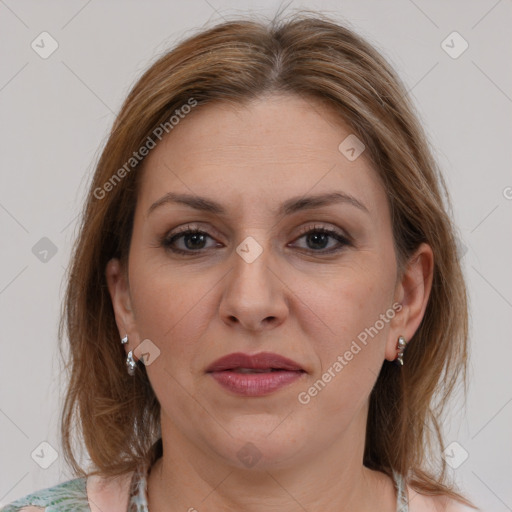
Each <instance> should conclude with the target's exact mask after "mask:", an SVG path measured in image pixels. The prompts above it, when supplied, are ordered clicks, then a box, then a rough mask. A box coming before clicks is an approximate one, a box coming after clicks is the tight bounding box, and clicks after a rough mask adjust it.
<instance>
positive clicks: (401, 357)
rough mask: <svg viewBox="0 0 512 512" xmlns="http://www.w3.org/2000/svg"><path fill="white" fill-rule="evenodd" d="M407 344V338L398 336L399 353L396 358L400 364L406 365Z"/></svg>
mask: <svg viewBox="0 0 512 512" xmlns="http://www.w3.org/2000/svg"><path fill="white" fill-rule="evenodd" d="M406 346H407V342H406V341H405V338H404V337H403V336H399V337H398V347H397V351H398V355H397V357H396V360H397V361H398V364H399V365H400V366H403V365H404V350H405V347H406Z"/></svg>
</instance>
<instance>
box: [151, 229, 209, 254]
mask: <svg viewBox="0 0 512 512" xmlns="http://www.w3.org/2000/svg"><path fill="white" fill-rule="evenodd" d="M208 238H209V239H211V240H213V238H212V237H211V236H210V235H209V234H208V233H206V232H205V231H201V230H200V229H196V228H191V227H190V226H186V227H184V228H182V229H180V230H179V232H178V233H174V234H171V235H168V236H166V237H164V238H163V239H162V241H161V245H162V246H163V247H165V248H166V249H169V250H170V251H172V252H174V253H177V254H191V253H193V252H201V251H203V250H205V249H207V248H208V247H206V241H207V239H208ZM177 245H181V247H177ZM216 245H218V244H213V246H216Z"/></svg>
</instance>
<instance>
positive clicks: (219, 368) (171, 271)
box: [4, 16, 471, 512]
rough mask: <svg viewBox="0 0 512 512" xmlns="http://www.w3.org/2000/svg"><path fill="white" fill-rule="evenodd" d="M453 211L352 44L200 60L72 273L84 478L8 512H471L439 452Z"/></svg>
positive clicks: (94, 210) (200, 49) (176, 81)
mask: <svg viewBox="0 0 512 512" xmlns="http://www.w3.org/2000/svg"><path fill="white" fill-rule="evenodd" d="M448 208H449V200H448V197H447V194H446V189H445V187H444V182H443V179H442V176H441V175H440V174H439V172H438V171H437V168H436V165H435V162H434V161H433V159H432V156H431V154H430V152H429V150H428V146H427V143H426V140H425V136H424V135H423V132H422V130H421V128H420V126H419V123H418V121H417V119H416V118H415V115H414V112H413V109H412V107H411V105H410V104H409V102H408V100H407V95H406V92H405V90H404V88H403V86H402V85H401V83H400V81H399V79H398V78H397V77H396V75H395V74H394V72H393V71H392V70H391V69H390V67H389V65H388V64H387V63H386V62H385V61H384V60H383V58H382V57H381V56H380V55H379V54H378V53H377V52H376V51H375V50H374V49H373V48H372V47H370V46H369V45H368V44H367V43H366V42H364V41H363V40H362V39H361V38H360V37H358V36H357V35H356V34H354V33H353V32H351V31H350V30H348V29H346V28H344V27H341V26H339V25H338V24H336V23H335V22H333V21H330V20H328V19H325V18H321V17H315V16H313V17H312V16H296V17H295V18H293V19H290V20H288V21H285V22H283V21H280V22H274V23H271V24H270V25H268V26H267V25H265V24H263V23H258V22H255V21H247V20H239V21H233V22H226V23H224V24H222V25H219V26H216V27H214V28H212V29H209V30H205V31H203V32H201V33H199V34H198V35H196V36H194V37H191V38H189V39H188V40H186V41H184V42H183V43H181V44H180V45H179V46H178V47H177V48H175V49H174V50H172V51H171V52H169V53H168V54H166V55H164V56H163V57H161V58H160V59H159V60H158V61H157V62H156V63H155V64H154V65H152V66H151V68H150V69H149V70H148V71H147V72H146V73H145V74H144V76H143V77H142V78H141V79H140V80H139V81H138V83H137V84H136V85H135V87H134V88H133V90H132V91H131V93H130V94H129V96H128V98H127V100H126V101H125V103H124V105H123V107H122V109H121V112H120V114H119V116H118V118H117V120H116V122H115V125H114V127H113V129H112V133H111V135H110V138H109V140H108V142H107V144H106V147H105V149H104V151H103V153H102V156H101V158H100V161H99V163H98V166H97V169H96V173H95V176H94V180H93V183H92V186H91V189H90V192H89V195H88V198H87V203H86V207H85V211H84V216H83V220H82V225H81V232H80V235H79V238H78V240H77V243H76V246H75V249H74V255H73V262H72V267H71V273H70V276H69V286H68V290H67V296H66V301H65V304H64V306H65V310H64V315H63V320H64V321H65V326H66V327H67V332H68V337H69V339H70V348H71V378H70V384H69V389H68V392H67V397H66V401H65V406H64V413H63V417H62V436H63V444H64V450H65V454H66V457H67V460H68V461H69V463H70V464H71V466H72V467H73V468H74V470H75V472H76V475H77V478H76V479H74V480H70V481H68V482H64V483H62V484H59V485H57V486H55V487H52V488H50V489H46V490H44V491H40V492H38V493H34V494H31V495H29V496H26V497H25V498H22V499H20V500H18V501H16V502H14V503H12V504H11V505H8V506H7V507H6V508H5V509H4V510H5V511H8V512H10V511H13V510H41V507H43V508H44V507H46V506H50V505H53V508H51V510H52V511H53V510H84V511H89V510H91V511H94V510H103V511H105V510H109V511H125V510H130V511H144V510H150V511H151V512H160V511H164V510H165V511H175V510H176V511H177V510H188V511H194V510H197V511H201V510H211V511H217V510H219V511H220V510H223V511H224V510H244V511H260V510H276V509H279V510H281V511H292V510H293V511H295V510H332V511H351V512H353V511H358V512H366V511H370V510H372V511H374V510H379V511H384V512H391V511H395V510H397V511H407V510H409V511H410V512H421V511H432V510H437V511H450V512H453V511H463V510H470V508H468V506H470V505H471V504H470V503H469V502H468V501H467V500H466V499H465V498H464V497H463V496H461V495H460V494H459V493H458V492H457V491H456V490H455V489H454V488H453V487H452V486H450V484H449V483H447V482H446V481H445V476H444V461H443V459H442V458H441V457H440V456H438V453H439V451H435V448H436V446H437V449H439V448H443V440H442V436H441V432H440V425H439V418H440V414H441V412H442V409H443V406H444V405H445V403H446V401H447V399H448V397H449V395H450V392H451V391H452V389H453V388H454V386H455V385H456V383H457V381H458V377H462V381H464V379H465V365H466V343H467V323H468V315H467V299H466V289H465V284H464V280H463V277H462V273H461V269H460V266H459V262H458V259H457V251H456V244H455V234H454V228H453V226H452V224H451V221H450V217H449V215H448V213H447V210H448ZM62 327H64V324H63V325H62ZM125 363H126V364H125ZM75 425H76V426H78V427H79V428H80V435H81V439H83V442H84V444H85V447H86V449H87V452H88V454H89V456H90V459H91V462H92V466H91V467H90V468H88V469H87V470H86V471H84V470H83V469H82V468H81V467H80V465H79V464H78V462H77V457H76V453H75V452H74V449H73V447H72V435H71V431H72V429H73V428H74V427H75ZM436 443H437V444H436ZM427 447H428V450H427ZM436 465H437V466H436ZM38 507H40V508H38Z"/></svg>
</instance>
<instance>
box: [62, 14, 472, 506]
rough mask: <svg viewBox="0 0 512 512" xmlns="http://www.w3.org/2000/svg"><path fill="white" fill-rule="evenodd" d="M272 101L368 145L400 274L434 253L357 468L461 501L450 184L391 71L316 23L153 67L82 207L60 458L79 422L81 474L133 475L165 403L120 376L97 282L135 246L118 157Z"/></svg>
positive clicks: (246, 37) (457, 289) (204, 36)
mask: <svg viewBox="0 0 512 512" xmlns="http://www.w3.org/2000/svg"><path fill="white" fill-rule="evenodd" d="M274 92H277V93H284V94H295V95H301V96H302V97H303V98H306V99H310V100H313V101H314V100H317V101H322V102H324V103H325V104H327V105H328V106H329V108H331V109H332V110H333V111H334V112H337V113H338V114H339V116H340V117H341V118H342V119H343V120H344V122H345V123H347V124H348V125H349V126H350V127H351V129H352V130H353V132H354V133H355V134H356V135H357V137H359V138H360V139H361V140H362V141H363V142H364V144H365V145H366V150H365V155H366V157H367V158H368V159H369V161H370V162H371V164H372V165H373V167H374V169H375V171H376V172H377V173H378V174H379V176H380V177H381V179H382V182H383V184H384V187H385V189H386V192H387V196H388V199H389V204H390V209H391V215H392V223H393V236H394V243H395V247H396V253H397V261H398V268H399V270H400V271H402V270H403V269H404V266H405V264H406V262H407V260H408V257H410V256H411V254H412V253H413V252H414V250H415V249H416V248H417V247H418V246H419V244H420V243H422V242H426V243H428V244H429V245H430V246H431V247H432V250H433V253H434V269H433V285H432V291H431V295H430V298H429V302H428V305H427V308H426V312H425V315H424V318H423V320H422V322H421V324H420V326H419V328H418V330H417V332H416V333H415V335H414V337H413V339H412V340H410V343H409V345H408V347H407V351H406V364H405V365H404V366H403V367H401V368H398V367H397V366H396V365H394V364H393V363H391V362H388V361H385V362H384V364H383V366H382V369H381V372H380V374H379V376H378V379H377V382H376V385H375V387H374V389H373V391H372V393H371V397H370V406H369V415H368V423H367V432H366V445H365V452H364V464H365V465H366V466H367V467H369V468H372V469H376V470H380V471H382V472H384V473H386V474H388V475H391V474H392V471H393V470H394V471H396V472H398V473H400V474H402V475H407V477H408V480H409V484H410V485H411V486H412V487H413V488H415V489H416V490H417V491H418V492H422V493H426V494H445V495H448V496H452V497H455V498H457V499H461V500H463V501H464V498H462V497H461V496H460V495H459V494H458V493H457V492H456V491H455V490H454V488H453V487H452V486H451V485H450V484H449V483H447V482H446V476H445V469H446V468H445V462H444V460H443V459H442V457H439V456H438V454H439V449H443V448H444V446H443V442H442V435H441V430H440V423H441V421H442V413H443V407H444V406H445V404H446V403H447V399H448V397H449V395H450V394H451V392H452V391H453V389H454V386H455V385H456V384H457V382H458V377H460V378H461V381H462V382H463V383H464V389H465V385H466V358H467V346H466V344H467V337H468V313H467V311H468V304H467V295H466V288H465V283H464V279H463V275H462V271H461V267H460V264H459V261H458V257H457V244H456V237H455V234H454V226H453V225H452V223H451V220H450V216H449V214H448V212H451V204H450V200H449V197H448V193H447V190H446V185H445V183H444V180H443V178H442V176H441V174H440V173H439V171H438V169H437V167H436V164H435V162H434V159H433V158H432V155H431V152H430V149H429V147H428V144H427V141H426V138H425V135H424V133H423V131H422V129H421V127H420V125H419V122H418V120H417V116H416V114H415V112H414V109H413V107H412V105H411V104H410V102H409V100H408V97H407V92H406V90H405V88H404V86H403V85H402V84H401V82H400V80H399V79H398V77H397V76H396V75H395V73H394V72H393V70H392V69H391V68H390V66H389V64H388V63H387V62H386V61H385V60H384V59H383V58H382V56H381V55H380V54H379V53H378V52H377V51H376V50H375V49H374V48H372V47H371V46H370V45H369V44H368V43H366V42H365V41H364V40H363V39H361V38H360V37H359V36H358V35H356V34H355V33H354V32H353V31H351V30H349V29H347V28H345V27H343V26H340V25H339V24H338V23H336V22H334V21H332V20H330V19H328V18H325V17H324V16H320V15H315V16H312V15H309V14H301V15H295V16H294V17H292V18H291V19H288V20H284V21H283V20H280V21H277V20H274V21H273V22H270V23H263V22H260V21H254V20H248V19H243V20H235V21H229V22H225V23H222V24H220V25H217V26H215V27H213V28H210V29H207V30H203V31H201V32H200V33H199V34H197V35H195V36H192V37H190V38H188V39H187V40H185V41H184V42H182V43H181V44H179V45H178V46H177V47H176V48H174V49H173V50H172V51H170V52H169V53H166V54H165V55H163V56H162V57H161V58H159V59H158V60H157V61H156V62H155V63H154V64H153V65H152V66H151V67H150V68H149V69H148V70H147V71H146V72H145V73H144V74H143V76H142V77H141V78H140V79H139V81H138V82H137V83H136V84H135V86H134V87H133V89H132V90H131V92H130V94H129V95H128V97H127V99H126V101H125V102H124V104H123V106H122V108H121V111H120V113H119V115H118V116H117V119H116V121H115V124H114V126H113V129H112V132H111V134H110V137H109V139H108V141H107V143H106V146H105V148H104V150H103V152H102V154H101V157H100V159H99V162H98V164H97V167H96V172H95V174H94V178H93V182H92V185H91V188H90V191H89V195H88V197H87V201H86V204H85V209H84V214H83V217H82V220H81V225H80V233H79V236H78V238H77V240H76V243H75V246H74V248H73V257H72V265H71V268H70V275H69V282H68V288H67V293H66V298H65V302H64V309H63V315H62V320H61V326H60V332H59V335H60V338H61V340H62V331H63V324H64V323H65V324H66V325H65V327H66V328H67V334H68V338H69V347H70V363H69V365H70V369H71V371H70V382H69V386H68V389H67V395H66V398H65V403H64V410H63V414H62V424H61V428H62V439H63V450H64V454H65V457H66V460H67V461H68V462H69V463H70V464H71V466H72V467H73V469H74V471H75V472H76V473H77V474H81V475H83V474H85V473H84V472H83V470H82V469H81V467H80V465H79V464H78V462H77V459H76V458H75V455H74V448H73V447H72V432H71V431H72V428H73V427H74V426H76V427H78V429H79V432H77V435H79V436H81V438H82V439H83V443H84V444H85V447H86V448H87V451H88V454H89V456H90V458H91V461H92V463H93V466H94V468H95V470H94V471H90V472H89V474H93V473H98V474H102V475H104V476H107V477H108V476H115V475H119V474H122V473H125V472H128V471H131V470H133V469H134V468H135V467H136V465H137V464H138V463H139V462H141V461H143V460H145V458H146V457H147V455H148V453H150V449H151V447H153V448H152V449H153V450H154V449H155V448H154V447H155V446H156V445H154V443H155V441H157V440H158V439H159V437H160V435H161V433H160V423H159V421H160V418H159V414H160V406H159V403H158V401H157V399H156V397H155V395H154V392H153V390H152V388H151V385H150V382H149V380H148V378H147V374H146V371H145V369H144V368H143V367H142V368H141V369H140V371H137V372H136V374H135V376H134V377H130V376H129V375H128V374H127V371H126V367H125V352H124V349H123V347H122V345H121V344H120V342H119V332H118V329H117V326H116V323H115V320H114V314H113V308H112V303H111V299H110V296H109V292H108V289H107V286H106V280H105V267H106V264H107V262H108V261H109V260H110V259H111V258H113V257H117V258H120V259H121V261H122V262H125V261H126V258H127V255H128V249H129V244H130V237H131V230H132V222H133V215H134V210H135V204H136V200H137V189H138V180H139V179H140V174H141V172H140V171H141V169H142V165H134V166H133V167H134V168H137V169H136V171H132V170H131V169H129V168H127V166H126V162H128V161H130V158H131V157H132V155H133V152H134V151H137V150H138V149H139V148H140V147H142V146H143V145H144V144H146V143H147V141H148V138H150V137H154V131H155V127H158V126H160V125H162V123H166V122H168V121H169V118H170V117H171V116H172V115H173V114H174V113H175V112H176V110H177V109H180V108H181V107H182V106H183V105H185V104H187V103H189V104H190V101H191V99H193V101H196V102H197V105H199V106H198V107H196V109H199V108H201V105H204V104H208V103H211V102H213V101H226V102H232V103H237V104H240V103H242V102H246V101H249V100H251V99H253V98H257V97H261V96H262V95H263V94H266V93H274ZM132 163H133V162H132ZM142 164H143V161H142ZM123 166H124V167H123ZM122 168H124V169H125V172H120V171H121V169H122ZM130 171H131V172H130ZM115 175H116V176H117V178H119V179H114V178H115ZM107 183H110V185H108V186H107V185H106V184H107ZM142 366H143V365H142ZM436 450H437V451H436ZM153 456H154V453H153ZM466 503H467V502H466Z"/></svg>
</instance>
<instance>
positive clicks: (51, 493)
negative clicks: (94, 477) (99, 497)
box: [1, 477, 90, 512]
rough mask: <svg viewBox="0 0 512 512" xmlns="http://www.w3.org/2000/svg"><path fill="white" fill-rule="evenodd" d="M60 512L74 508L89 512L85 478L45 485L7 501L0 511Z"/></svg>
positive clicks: (79, 511) (77, 511)
mask: <svg viewBox="0 0 512 512" xmlns="http://www.w3.org/2000/svg"><path fill="white" fill-rule="evenodd" d="M47 507H51V508H48V512H60V511H63V512H64V511H66V510H74V511H76V512H82V511H84V512H90V508H89V504H88V501H87V491H86V478H85V477H83V478H75V479H73V480H67V481H66V482H62V483H60V484H57V485H54V486H53V487H47V488H46V489H41V490H38V491H35V492H33V493H31V494H27V495H26V496H24V497H23V498H19V499H17V500H16V501H13V502H12V503H9V504H8V505H6V506H5V507H3V508H2V509H1V512H17V511H20V512H36V511H40V510H45V509H47Z"/></svg>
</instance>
